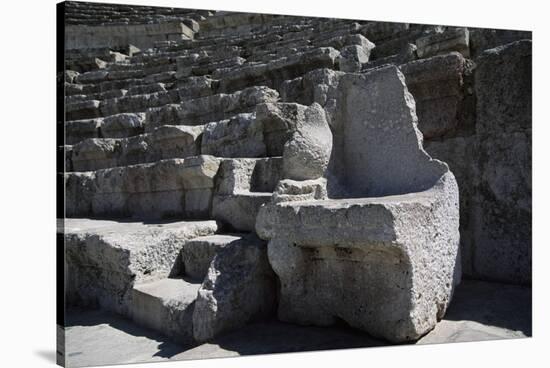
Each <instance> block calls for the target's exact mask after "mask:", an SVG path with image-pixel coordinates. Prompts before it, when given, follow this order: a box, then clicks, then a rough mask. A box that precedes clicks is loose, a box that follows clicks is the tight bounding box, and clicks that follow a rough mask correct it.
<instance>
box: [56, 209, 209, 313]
mask: <svg viewBox="0 0 550 368" xmlns="http://www.w3.org/2000/svg"><path fill="white" fill-rule="evenodd" d="M61 230H62V232H63V236H64V242H65V257H66V267H67V276H68V281H67V283H66V287H67V294H66V295H67V301H68V303H69V304H78V305H84V306H100V307H102V308H105V309H108V310H111V311H115V312H118V313H123V314H125V315H128V314H129V313H130V312H129V309H128V308H129V307H130V305H131V295H130V291H131V289H132V287H133V285H134V284H135V283H140V282H144V281H147V280H154V279H159V278H162V277H167V276H168V275H170V274H171V271H172V267H173V265H174V262H175V260H176V259H177V257H178V255H179V252H180V249H181V248H182V246H183V244H184V242H185V241H186V240H187V239H190V238H194V237H197V236H203V235H209V234H212V233H214V232H215V231H217V230H218V225H217V224H216V222H215V221H197V222H183V221H178V222H171V223H151V224H146V223H143V222H119V221H107V220H89V219H65V221H64V227H63V228H62V229H61Z"/></svg>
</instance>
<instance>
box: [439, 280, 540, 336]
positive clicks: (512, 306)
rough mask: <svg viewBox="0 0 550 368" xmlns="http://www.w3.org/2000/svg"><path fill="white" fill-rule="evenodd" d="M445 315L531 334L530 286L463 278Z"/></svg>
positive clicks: (455, 319) (458, 319)
mask: <svg viewBox="0 0 550 368" xmlns="http://www.w3.org/2000/svg"><path fill="white" fill-rule="evenodd" d="M445 319H446V320H451V321H464V320H467V321H474V322H478V323H481V324H483V325H489V326H495V327H501V328H504V329H508V330H514V331H521V332H523V333H524V334H525V335H526V336H532V293H531V288H530V287H525V286H517V285H508V284H499V283H487V282H481V281H474V280H463V281H462V284H461V285H460V286H459V287H458V288H457V289H456V293H455V295H454V297H453V301H452V303H451V305H450V306H449V309H448V310H447V314H446V315H445Z"/></svg>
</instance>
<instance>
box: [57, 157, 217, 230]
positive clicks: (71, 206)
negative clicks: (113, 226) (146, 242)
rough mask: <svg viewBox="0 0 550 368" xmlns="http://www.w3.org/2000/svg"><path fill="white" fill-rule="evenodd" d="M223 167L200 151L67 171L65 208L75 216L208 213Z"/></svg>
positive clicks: (193, 215)
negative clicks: (185, 155)
mask: <svg viewBox="0 0 550 368" xmlns="http://www.w3.org/2000/svg"><path fill="white" fill-rule="evenodd" d="M218 166H219V160H218V159H216V158H213V157H211V156H197V157H190V158H187V159H168V160H161V161H158V162H156V163H153V164H140V165H133V166H123V167H115V168H110V169H102V170H97V171H88V172H83V173H67V174H65V179H66V181H67V192H66V198H67V199H66V201H67V207H66V212H67V215H68V216H71V217H77V216H81V217H82V216H109V215H110V216H120V217H132V216H134V217H136V216H138V217H142V218H152V219H154V218H157V219H158V218H165V217H175V216H185V217H186V218H200V219H204V218H208V217H209V216H210V206H211V198H212V188H213V187H214V177H215V175H216V173H217V170H218ZM72 183H74V184H72Z"/></svg>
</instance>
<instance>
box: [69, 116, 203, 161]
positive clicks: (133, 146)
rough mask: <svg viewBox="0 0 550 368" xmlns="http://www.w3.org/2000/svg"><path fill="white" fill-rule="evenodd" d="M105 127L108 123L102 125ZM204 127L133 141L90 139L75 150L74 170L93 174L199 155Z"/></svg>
mask: <svg viewBox="0 0 550 368" xmlns="http://www.w3.org/2000/svg"><path fill="white" fill-rule="evenodd" d="M104 125H105V122H104V123H103V124H102V125H101V126H102V127H103V126H104ZM203 129H204V127H203V126H185V125H164V126H160V127H158V128H156V129H155V130H153V131H152V132H151V133H146V134H142V135H138V136H134V137H130V138H120V139H115V138H103V139H98V138H91V139H87V140H84V141H82V142H80V143H78V144H76V145H74V146H73V152H74V154H73V156H72V163H73V170H74V171H90V170H99V169H105V168H109V167H116V166H127V165H135V164H139V163H147V162H155V161H160V160H164V159H171V158H186V157H191V156H197V155H199V154H200V141H199V137H200V135H201V134H202V131H203Z"/></svg>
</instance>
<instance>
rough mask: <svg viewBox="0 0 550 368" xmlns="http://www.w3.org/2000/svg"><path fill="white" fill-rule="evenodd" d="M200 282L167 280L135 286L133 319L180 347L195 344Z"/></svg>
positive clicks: (132, 306)
mask: <svg viewBox="0 0 550 368" xmlns="http://www.w3.org/2000/svg"><path fill="white" fill-rule="evenodd" d="M199 287H200V284H199V283H191V282H188V281H186V280H185V279H182V278H165V279H161V280H156V281H153V282H148V283H144V284H140V285H136V286H134V288H133V289H132V303H131V305H130V312H129V313H128V314H129V316H130V317H131V318H132V320H133V321H134V322H137V323H138V324H140V325H142V326H146V327H149V328H151V329H153V330H156V331H162V334H163V335H165V336H168V337H170V338H171V339H172V340H174V341H176V342H177V343H179V344H184V345H185V344H187V345H188V344H192V343H194V339H193V311H194V307H195V299H196V298H197V291H198V289H199Z"/></svg>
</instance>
